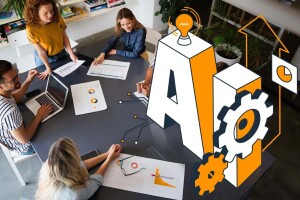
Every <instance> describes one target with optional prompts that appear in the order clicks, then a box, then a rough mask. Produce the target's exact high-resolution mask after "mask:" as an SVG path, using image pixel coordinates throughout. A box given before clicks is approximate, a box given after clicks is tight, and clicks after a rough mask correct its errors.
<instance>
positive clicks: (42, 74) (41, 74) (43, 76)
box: [38, 68, 52, 80]
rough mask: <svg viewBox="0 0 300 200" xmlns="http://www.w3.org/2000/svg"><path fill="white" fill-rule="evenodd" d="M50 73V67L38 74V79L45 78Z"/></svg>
mask: <svg viewBox="0 0 300 200" xmlns="http://www.w3.org/2000/svg"><path fill="white" fill-rule="evenodd" d="M51 73H52V70H51V69H50V68H48V69H46V70H45V71H43V72H42V73H40V74H38V77H39V79H41V80H45V79H46V78H47V76H48V75H49V74H51Z"/></svg>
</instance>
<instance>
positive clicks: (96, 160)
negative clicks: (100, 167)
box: [83, 152, 108, 170]
mask: <svg viewBox="0 0 300 200" xmlns="http://www.w3.org/2000/svg"><path fill="white" fill-rule="evenodd" d="M107 156H108V153H107V152H106V153H103V154H101V155H98V156H96V157H94V158H90V159H87V160H85V161H83V162H84V163H85V166H86V168H87V169H88V170H89V169H91V168H93V167H94V166H96V165H97V164H98V163H100V162H102V161H103V160H105V159H106V158H107Z"/></svg>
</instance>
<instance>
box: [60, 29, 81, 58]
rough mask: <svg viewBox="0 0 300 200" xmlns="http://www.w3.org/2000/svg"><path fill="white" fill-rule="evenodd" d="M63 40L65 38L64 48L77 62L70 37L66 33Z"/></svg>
mask: <svg viewBox="0 0 300 200" xmlns="http://www.w3.org/2000/svg"><path fill="white" fill-rule="evenodd" d="M63 38H64V46H65V48H66V49H67V51H68V53H69V55H70V58H71V60H72V61H73V62H76V60H78V58H77V56H76V55H75V54H74V52H73V50H72V48H71V44H70V40H69V37H68V36H67V34H66V31H63Z"/></svg>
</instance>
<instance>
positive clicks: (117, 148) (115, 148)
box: [95, 144, 122, 176]
mask: <svg viewBox="0 0 300 200" xmlns="http://www.w3.org/2000/svg"><path fill="white" fill-rule="evenodd" d="M121 151H122V147H121V145H119V144H113V145H112V146H111V147H110V149H109V150H108V151H107V154H108V156H107V158H106V160H105V161H104V162H103V164H102V165H101V166H100V167H99V169H98V170H97V171H96V173H95V174H101V175H102V176H103V175H104V173H105V171H106V169H107V167H108V166H109V164H110V163H111V162H112V161H113V160H114V159H115V158H116V157H118V156H119V154H120V152H121Z"/></svg>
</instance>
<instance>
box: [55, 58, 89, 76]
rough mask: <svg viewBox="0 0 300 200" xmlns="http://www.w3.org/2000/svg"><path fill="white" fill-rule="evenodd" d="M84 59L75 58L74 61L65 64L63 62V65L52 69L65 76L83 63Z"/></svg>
mask: <svg viewBox="0 0 300 200" xmlns="http://www.w3.org/2000/svg"><path fill="white" fill-rule="evenodd" d="M84 61H85V60H77V61H76V62H73V61H71V62H68V63H67V64H64V65H63V66H61V67H59V68H57V69H56V70H54V72H55V73H56V74H58V75H60V76H61V77H65V76H67V75H69V74H70V73H72V72H73V71H75V70H76V69H77V68H78V67H79V66H80V65H82V64H83V63H84Z"/></svg>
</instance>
